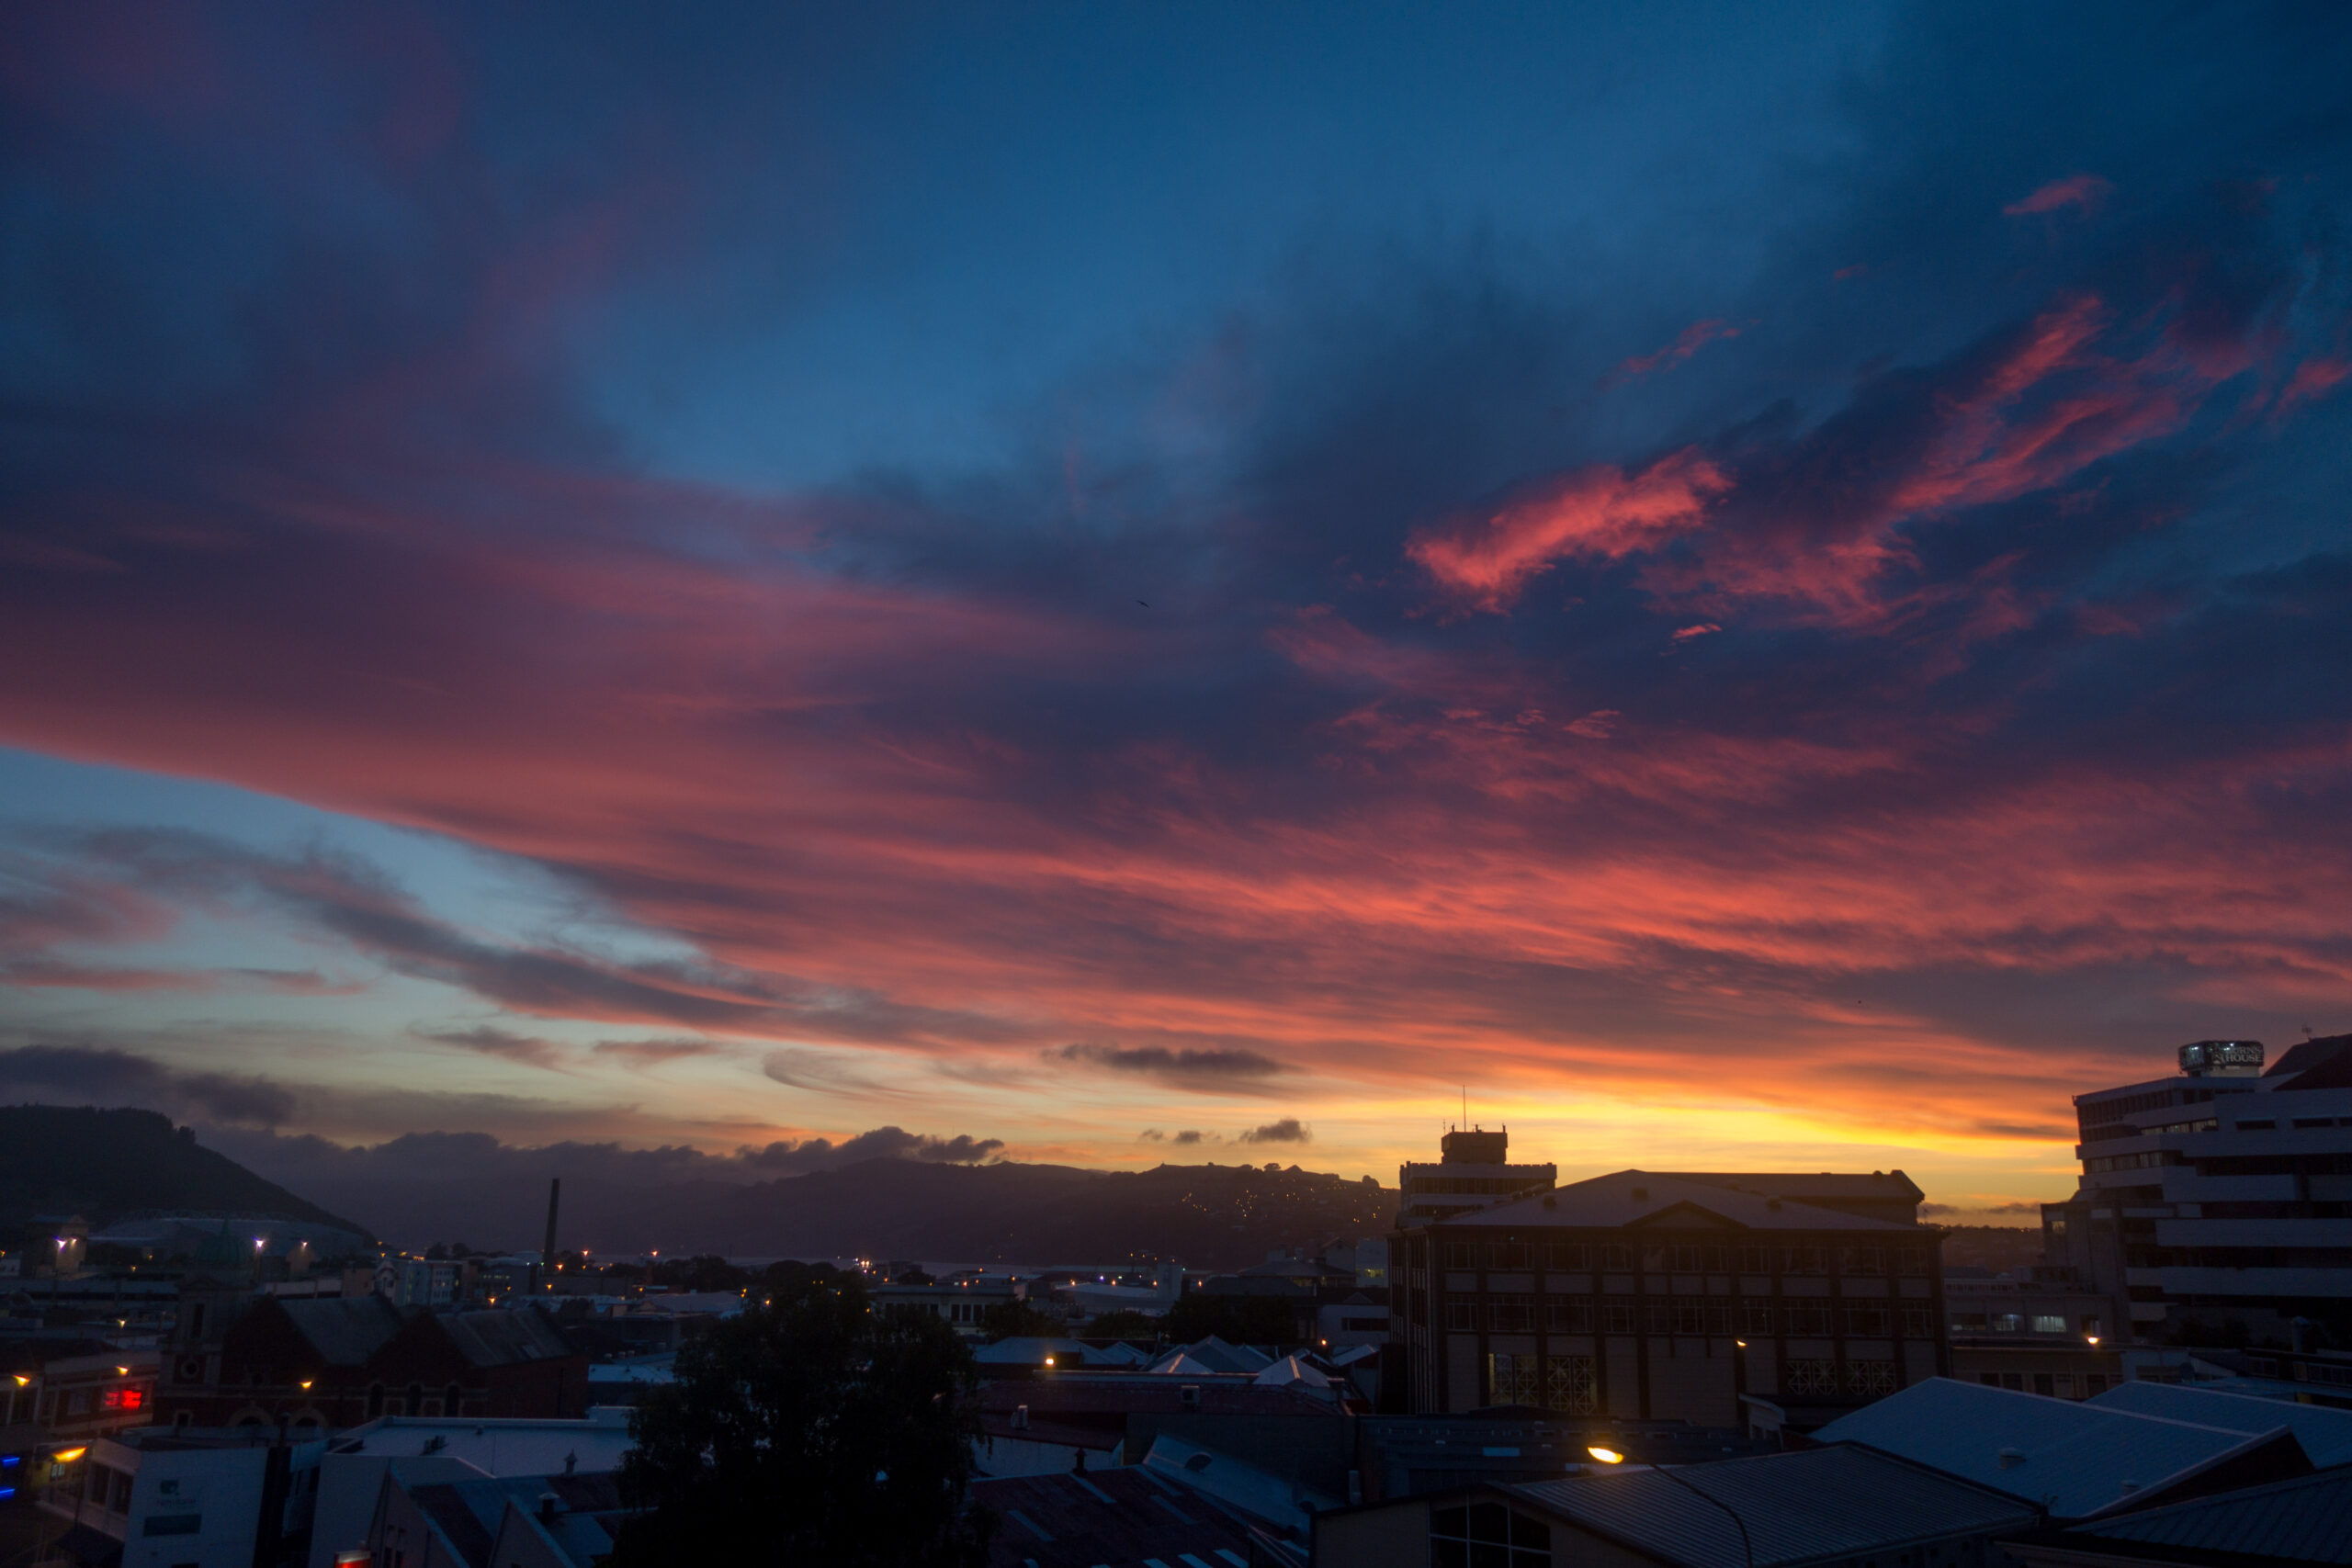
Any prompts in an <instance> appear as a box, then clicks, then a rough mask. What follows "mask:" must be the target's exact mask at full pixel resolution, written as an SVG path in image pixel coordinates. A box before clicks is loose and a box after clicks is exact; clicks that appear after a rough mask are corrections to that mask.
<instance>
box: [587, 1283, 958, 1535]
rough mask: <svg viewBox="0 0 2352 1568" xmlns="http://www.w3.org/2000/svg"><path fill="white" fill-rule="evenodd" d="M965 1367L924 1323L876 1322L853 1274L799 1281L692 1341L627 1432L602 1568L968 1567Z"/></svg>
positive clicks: (931, 1322)
mask: <svg viewBox="0 0 2352 1568" xmlns="http://www.w3.org/2000/svg"><path fill="white" fill-rule="evenodd" d="M977 1382H978V1380H977V1377H976V1375H975V1373H974V1371H973V1366H972V1357H971V1352H970V1351H969V1350H968V1349H967V1348H966V1347H965V1346H964V1344H963V1342H962V1341H961V1340H959V1339H957V1338H956V1333H955V1331H954V1330H953V1329H952V1328H950V1327H949V1326H948V1325H946V1324H944V1323H943V1322H941V1321H940V1320H939V1319H938V1318H937V1317H935V1316H933V1315H932V1314H926V1313H918V1312H910V1311H892V1312H876V1311H875V1310H873V1309H872V1308H870V1307H869V1306H868V1304H867V1303H866V1300H865V1292H864V1290H863V1288H862V1287H861V1286H860V1285H859V1283H858V1281H857V1280H856V1279H855V1277H854V1276H851V1275H841V1276H836V1277H834V1278H832V1279H830V1280H826V1279H820V1278H816V1277H813V1276H812V1277H809V1279H807V1280H806V1281H805V1284H804V1286H803V1288H802V1289H801V1290H800V1291H799V1292H798V1293H797V1294H793V1295H789V1296H781V1295H780V1296H778V1297H777V1298H776V1300H775V1305H774V1306H772V1307H766V1308H753V1309H752V1310H750V1311H747V1312H745V1313H744V1314H742V1315H741V1316H740V1317H735V1318H731V1319H729V1320H727V1321H725V1322H722V1323H720V1324H718V1325H716V1326H714V1327H713V1328H712V1329H710V1330H709V1331H708V1332H707V1333H706V1334H704V1335H702V1336H700V1337H697V1338H695V1339H693V1340H691V1341H689V1342H688V1343H687V1344H686V1346H685V1347H684V1348H683V1349H681V1350H680V1351H679V1352H678V1361H677V1381H676V1382H674V1383H673V1384H671V1385H669V1386H667V1387H664V1388H662V1389H658V1390H656V1391H654V1393H652V1395H651V1397H650V1398H649V1399H647V1401H646V1402H645V1403H644V1404H641V1405H639V1407H638V1410H637V1412H636V1414H635V1416H633V1417H632V1418H631V1421H630V1430H631V1432H632V1434H633V1435H634V1436H635V1438H636V1441H637V1446H636V1448H635V1449H634V1450H631V1452H630V1453H629V1455H628V1459H627V1460H626V1461H623V1464H622V1468H621V1477H620V1479H621V1487H622V1494H623V1495H624V1497H625V1498H627V1499H628V1502H629V1503H630V1504H631V1505H632V1506H637V1507H639V1508H643V1509H645V1510H647V1512H645V1513H644V1514H642V1515H640V1516H639V1517H635V1518H632V1519H631V1520H629V1521H628V1523H627V1524H626V1525H625V1526H624V1527H623V1528H622V1529H621V1532H620V1537H619V1540H618V1541H617V1542H616V1548H615V1551H614V1553H613V1556H612V1558H611V1560H610V1561H611V1564H612V1568H653V1565H662V1568H668V1565H671V1564H688V1563H692V1564H701V1563H711V1562H824V1563H829V1564H842V1565H844V1568H883V1565H885V1564H889V1565H893V1568H895V1565H898V1564H909V1565H922V1568H932V1565H936V1568H970V1565H976V1564H978V1563H980V1562H985V1561H986V1557H987V1543H988V1537H989V1529H990V1526H991V1524H992V1521H991V1520H990V1519H989V1518H988V1517H986V1516H985V1515H984V1514H981V1513H979V1512H978V1511H977V1510H967V1508H966V1506H965V1489H966V1486H967V1483H968V1482H969V1481H970V1478H971V1466H972V1455H971V1443H972V1439H973V1438H975V1437H977V1436H978V1433H979V1420H978V1415H977V1414H976V1412H975V1407H974V1406H973V1404H972V1403H971V1400H972V1395H973V1393H974V1390H975V1388H976V1387H977Z"/></svg>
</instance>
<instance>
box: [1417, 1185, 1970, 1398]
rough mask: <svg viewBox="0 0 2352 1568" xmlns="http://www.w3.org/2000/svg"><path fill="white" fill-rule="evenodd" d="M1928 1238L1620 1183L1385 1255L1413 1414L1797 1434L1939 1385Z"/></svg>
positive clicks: (1503, 1212)
mask: <svg viewBox="0 0 2352 1568" xmlns="http://www.w3.org/2000/svg"><path fill="white" fill-rule="evenodd" d="M1941 1243H1942V1233H1941V1232H1940V1231H1938V1230H1935V1229H1933V1228H1931V1227H1927V1226H1921V1225H1917V1224H1897V1223H1895V1222H1894V1221H1890V1220H1883V1219H1875V1218H1870V1217H1866V1216H1864V1215H1860V1214H1853V1213H1844V1212H1841V1211H1838V1210H1832V1209H1823V1208H1816V1207H1813V1206H1811V1205H1809V1204H1805V1203H1802V1202H1798V1201H1792V1200H1788V1199H1783V1198H1781V1197H1777V1196H1771V1195H1769V1194H1765V1193H1759V1192H1754V1191H1746V1190H1738V1189H1736V1188H1733V1187H1726V1186H1721V1185H1713V1184H1710V1183H1709V1182H1706V1181H1703V1180H1700V1179H1693V1178H1691V1177H1689V1176H1659V1175H1654V1174H1649V1173H1645V1172H1642V1171H1637V1170H1628V1171H1619V1172H1618V1173H1617V1174H1615V1175H1613V1176H1604V1177H1598V1178H1595V1179H1592V1180H1590V1181H1581V1182H1577V1183H1576V1184H1574V1185H1572V1186H1569V1187H1565V1188H1561V1189H1559V1190H1556V1191H1551V1192H1544V1193H1541V1194H1539V1195H1537V1196H1534V1197H1531V1198H1524V1199H1521V1200H1520V1201H1516V1202H1511V1203H1508V1204H1504V1205H1501V1206H1499V1207H1496V1208H1489V1209H1482V1210H1478V1211H1476V1212H1473V1213H1461V1214H1455V1215H1453V1216H1450V1217H1448V1218H1444V1219H1440V1220H1435V1221H1431V1222H1430V1223H1428V1224H1423V1225H1421V1226H1419V1228H1417V1229H1414V1230H1410V1231H1405V1232H1400V1233H1399V1234H1398V1235H1397V1237H1396V1238H1395V1239H1394V1241H1393V1243H1392V1257H1393V1258H1394V1259H1395V1260H1396V1268H1395V1269H1394V1272H1393V1275H1392V1278H1393V1280H1394V1281H1395V1284H1394V1287H1393V1289H1392V1292H1391V1324H1392V1326H1391V1339H1392V1347H1393V1348H1392V1354H1397V1353H1400V1352H1401V1356H1402V1359H1404V1360H1405V1362H1406V1363H1407V1368H1408V1385H1409V1393H1408V1401H1409V1404H1410V1407H1411V1409H1412V1410H1413V1411H1414V1412H1416V1413H1434V1412H1442V1411H1464V1410H1471V1409H1476V1408H1479V1407H1482V1406H1489V1405H1501V1404H1521V1405H1532V1406H1537V1407H1540V1408H1544V1409H1550V1410H1557V1411H1562V1412H1566V1413H1568V1414H1571V1415H1589V1416H1607V1417H1611V1418H1613V1419H1620V1420H1647V1419H1680V1420H1688V1421H1692V1422H1695V1423H1697V1424H1699V1425H1701V1426H1707V1427H1735V1426H1742V1425H1747V1424H1750V1422H1751V1421H1752V1419H1753V1415H1752V1412H1750V1411H1749V1410H1747V1409H1745V1408H1744V1407H1743V1401H1744V1400H1747V1401H1755V1400H1762V1401H1765V1402H1768V1403H1769V1404H1770V1405H1771V1406H1772V1407H1773V1409H1774V1410H1775V1412H1776V1413H1777V1416H1779V1417H1781V1418H1784V1419H1785V1420H1786V1421H1787V1422H1788V1423H1790V1424H1792V1425H1793V1426H1795V1427H1799V1428H1800V1429H1801V1428H1803V1427H1804V1426H1807V1425H1809V1424H1815V1423H1817V1422H1819V1421H1822V1420H1827V1419H1830V1418H1832V1417H1833V1416H1835V1415H1836V1414H1838V1413H1840V1412H1842V1411H1845V1410H1849V1409H1851V1408H1853V1407H1855V1406H1856V1405H1858V1404H1862V1403H1866V1402H1867V1401H1869V1400H1871V1399H1875V1398H1878V1397H1880V1396H1881V1395H1883V1394H1886V1393H1893V1392H1894V1391H1895V1390H1897V1389H1900V1388H1903V1387H1905V1386H1907V1385H1909V1384H1911V1383H1914V1382H1920V1381H1922V1380H1924V1379H1927V1378H1930V1377H1934V1376H1937V1375H1939V1374H1941V1373H1944V1372H1946V1371H1949V1369H1950V1363H1949V1359H1948V1352H1947V1350H1946V1348H1945V1345H1944V1338H1943V1325H1944V1310H1945V1309H1944V1300H1943V1281H1942V1259H1941Z"/></svg>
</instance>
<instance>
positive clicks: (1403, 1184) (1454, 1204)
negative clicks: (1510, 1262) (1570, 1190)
mask: <svg viewBox="0 0 2352 1568" xmlns="http://www.w3.org/2000/svg"><path fill="white" fill-rule="evenodd" d="M1438 1149H1439V1158H1438V1160H1437V1163H1435V1164H1434V1165H1432V1164H1430V1163H1429V1162H1428V1161H1425V1160H1413V1161H1408V1163H1406V1164H1404V1165H1400V1166H1398V1167H1397V1229H1399V1230H1409V1229H1411V1228H1412V1227H1413V1226H1415V1225H1425V1224H1429V1223H1430V1221H1431V1220H1444V1219H1451V1218H1453V1216H1454V1215H1456V1214H1466V1213H1473V1212H1475V1211H1476V1210H1479V1209H1491V1208H1493V1207H1494V1206H1495V1205H1496V1204H1498V1203H1508V1202H1510V1201H1513V1200H1514V1199H1519V1198H1525V1197H1528V1196H1530V1195H1532V1194H1533V1193H1537V1192H1549V1191H1550V1190H1552V1188H1553V1187H1554V1186H1555V1184H1556V1183H1557V1182H1558V1180H1559V1178H1560V1171H1559V1168H1558V1167H1557V1166H1555V1165H1549V1164H1545V1165H1512V1164H1510V1163H1509V1156H1510V1130H1509V1129H1505V1130H1503V1131H1502V1132H1499V1133H1489V1132H1487V1130H1486V1129H1485V1128H1483V1127H1474V1128H1471V1129H1470V1130H1469V1131H1467V1132H1464V1131H1463V1130H1462V1129H1461V1128H1459V1127H1455V1128H1453V1129H1451V1130H1450V1131H1448V1132H1447V1133H1446V1134H1445V1135H1444V1136H1443V1137H1442V1138H1440V1139H1439V1140H1438Z"/></svg>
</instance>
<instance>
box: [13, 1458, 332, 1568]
mask: <svg viewBox="0 0 2352 1568" xmlns="http://www.w3.org/2000/svg"><path fill="white" fill-rule="evenodd" d="M325 1450H326V1444H325V1442H324V1441H323V1440H312V1441H309V1442H289V1441H285V1440H282V1439H281V1438H279V1437H278V1435H277V1434H276V1433H260V1432H223V1431H217V1430H216V1431H198V1430H192V1429H190V1430H182V1431H177V1432H174V1431H169V1430H166V1429H163V1428H158V1427H147V1428H143V1429H141V1430H139V1431H135V1432H124V1433H119V1434H117V1435H116V1436H114V1437H111V1438H97V1439H96V1440H94V1441H92V1442H91V1443H90V1444H89V1445H88V1446H87V1448H86V1449H85V1450H82V1451H80V1452H78V1453H75V1454H74V1458H73V1459H72V1460H71V1461H67V1464H66V1467H65V1468H66V1469H67V1471H68V1474H67V1475H66V1476H64V1477H62V1478H61V1479H60V1480H59V1481H56V1482H52V1483H51V1485H50V1486H49V1488H48V1489H47V1491H46V1492H45V1493H44V1494H43V1495H42V1498H41V1505H40V1506H42V1507H43V1508H44V1509H46V1510H48V1511H49V1512H50V1513H51V1514H53V1515H55V1516H57V1517H61V1518H63V1519H65V1520H67V1521H69V1524H68V1528H67V1529H66V1531H65V1533H64V1534H63V1536H62V1538H60V1540H58V1542H57V1545H56V1547H55V1548H54V1549H53V1551H55V1553H56V1554H57V1555H56V1556H55V1557H53V1558H52V1559H51V1560H52V1561H62V1562H77V1563H87V1564H92V1565H94V1568H96V1565H103V1568H253V1565H254V1563H257V1562H261V1563H275V1562H278V1561H279V1559H280V1554H281V1552H282V1551H284V1550H286V1548H287V1546H288V1543H293V1542H299V1540H300V1539H301V1538H302V1537H303V1536H304V1535H306V1534H307V1533H308V1532H309V1530H310V1528H311V1513H312V1509H313V1507H314V1506H315V1502H316V1498H317V1493H318V1465H319V1457H320V1455H322V1453H324V1452H325ZM67 1452H74V1450H67ZM59 1458H60V1459H61V1460H63V1459H64V1458H65V1455H64V1454H60V1455H59Z"/></svg>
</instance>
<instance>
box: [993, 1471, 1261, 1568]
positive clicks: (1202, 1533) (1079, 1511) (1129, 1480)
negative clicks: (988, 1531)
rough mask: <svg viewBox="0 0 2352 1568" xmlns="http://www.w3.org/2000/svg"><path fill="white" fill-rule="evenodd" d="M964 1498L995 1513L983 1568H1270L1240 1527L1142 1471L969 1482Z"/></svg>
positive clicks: (1242, 1522)
mask: <svg viewBox="0 0 2352 1568" xmlns="http://www.w3.org/2000/svg"><path fill="white" fill-rule="evenodd" d="M969 1495H970V1497H971V1499H972V1501H973V1502H975V1503H979V1504H984V1505H986V1506H988V1507H989V1508H992V1509H994V1510H995V1511H996V1515H997V1527H996V1535H995V1539H994V1540H991V1541H990V1542H989V1568H1023V1564H1035V1568H1096V1565H1098V1564H1102V1565H1104V1568H1130V1565H1136V1568H1140V1565H1141V1564H1143V1563H1144V1562H1147V1561H1159V1562H1163V1563H1175V1562H1204V1563H1209V1564H1214V1565H1215V1568H1227V1565H1228V1564H1229V1565H1231V1568H1249V1565H1250V1563H1251V1562H1258V1563H1264V1562H1268V1561H1270V1554H1269V1553H1268V1552H1267V1551H1266V1549H1265V1546H1264V1545H1263V1544H1261V1545H1259V1547H1258V1549H1257V1551H1255V1552H1254V1553H1253V1552H1252V1551H1251V1541H1250V1525H1249V1522H1248V1521H1247V1520H1246V1519H1245V1518H1243V1517H1240V1516H1238V1515H1237V1514H1234V1513H1230V1512H1227V1510H1226V1509H1225V1508H1224V1507H1222V1506H1219V1505H1218V1504H1217V1503H1216V1502H1215V1501H1214V1500H1212V1499H1210V1498H1207V1497H1204V1496H1202V1495H1200V1494H1199V1493H1197V1492H1195V1491H1193V1490H1191V1489H1190V1488H1188V1487H1185V1486H1182V1485H1178V1484H1173V1483H1170V1482H1169V1481H1167V1480H1164V1479H1162V1478H1161V1477H1159V1475H1156V1474H1152V1473H1150V1472H1147V1471H1146V1470H1145V1469H1144V1467H1143V1466H1141V1465H1133V1464H1131V1465H1121V1466H1119V1467H1117V1468H1116V1469H1112V1470H1090V1471H1087V1472H1085V1473H1083V1474H1072V1473H1069V1472H1063V1473H1061V1474H1057V1475H1019V1476H1002V1477H999V1478H996V1479H992V1480H986V1481H975V1482H973V1483H972V1485H971V1491H970V1493H969ZM1293 1550H1294V1553H1295V1548H1294V1549H1293ZM1292 1561H1294V1562H1303V1561H1304V1554H1303V1553H1295V1555H1294V1556H1293V1557H1292Z"/></svg>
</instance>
